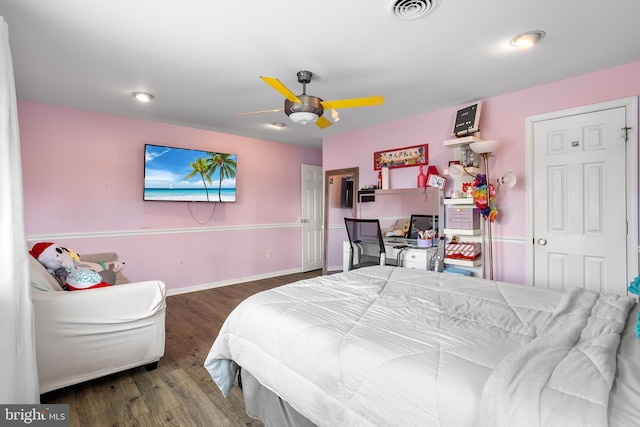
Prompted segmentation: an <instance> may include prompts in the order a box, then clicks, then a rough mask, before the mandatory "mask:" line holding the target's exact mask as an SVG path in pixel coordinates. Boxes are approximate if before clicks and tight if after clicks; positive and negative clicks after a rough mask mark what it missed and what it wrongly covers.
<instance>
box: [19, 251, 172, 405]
mask: <svg viewBox="0 0 640 427" xmlns="http://www.w3.org/2000/svg"><path fill="white" fill-rule="evenodd" d="M29 259H30V266H29V268H30V274H31V299H32V301H33V308H34V317H35V336H36V357H37V364H38V376H39V379H40V393H46V392H48V391H51V390H55V389H59V388H62V387H66V386H69V385H73V384H77V383H81V382H84V381H87V380H91V379H94V378H98V377H101V376H104V375H108V374H112V373H115V372H119V371H123V370H126V369H130V368H134V367H138V366H143V365H145V366H147V368H148V369H152V368H155V366H157V363H158V361H159V360H160V358H161V357H162V356H163V354H164V341H165V309H166V304H165V285H164V283H163V282H160V281H157V280H153V281H148V282H138V283H126V282H127V280H126V278H125V277H124V276H123V275H122V274H121V272H118V273H117V281H116V285H115V286H110V287H106V288H98V289H88V290H82V291H72V292H67V291H64V290H62V288H61V287H60V285H59V283H58V281H57V280H56V279H55V278H54V277H53V275H51V274H50V273H48V272H47V270H46V269H45V268H44V266H43V265H42V264H40V263H39V262H38V261H37V260H36V259H35V258H33V257H32V256H29ZM82 259H83V261H91V262H108V261H115V260H117V256H116V254H114V253H109V254H96V255H92V256H83V257H82ZM125 283H126V284H125Z"/></svg>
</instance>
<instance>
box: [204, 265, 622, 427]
mask: <svg viewBox="0 0 640 427" xmlns="http://www.w3.org/2000/svg"><path fill="white" fill-rule="evenodd" d="M631 305H632V299H631V298H628V297H618V296H607V297H600V296H599V295H598V294H595V293H592V292H584V291H571V292H569V293H567V294H561V293H558V292H554V291H549V290H541V289H534V288H531V287H527V286H522V285H513V284H506V283H499V282H490V281H486V280H478V279H471V280H469V279H468V278H464V277H460V276H453V275H446V274H438V273H432V272H424V271H419V270H410V269H403V268H394V267H379V266H378V267H369V268H365V269H359V270H354V271H350V272H347V273H340V274H335V275H331V276H323V277H318V278H314V279H309V280H305V281H301V282H296V283H293V284H290V285H287V286H283V287H280V288H276V289H273V290H270V291H266V292H262V293H260V294H257V295H254V296H253V297H250V298H248V299H247V300H246V301H244V302H243V303H242V304H240V305H239V306H238V307H237V308H236V309H235V310H234V311H233V312H232V313H231V315H230V316H229V318H228V319H227V320H226V321H225V323H224V325H223V327H222V330H221V331H220V334H219V336H218V338H217V339H216V341H215V342H214V344H213V346H212V348H211V351H210V352H209V355H208V357H207V360H206V362H205V367H206V368H207V370H208V371H209V373H210V374H211V376H212V378H213V379H214V380H215V382H216V383H217V384H218V386H219V387H220V389H221V391H222V392H223V394H225V395H226V394H227V393H228V391H229V389H230V388H231V385H232V382H233V376H234V373H235V363H237V364H238V365H240V366H242V367H243V369H246V370H248V371H249V372H251V373H252V374H253V375H254V376H255V377H256V379H258V381H260V382H261V383H262V384H263V385H265V386H266V387H268V388H269V389H271V390H272V391H274V392H275V393H277V394H278V395H279V396H280V397H282V398H283V399H284V400H286V401H287V402H289V404H290V405H291V406H292V407H293V408H295V409H296V410H298V411H299V412H300V413H301V414H303V415H304V416H306V417H307V418H308V419H309V420H311V421H313V422H314V423H316V424H318V425H319V426H331V427H337V426H349V427H352V426H373V425H376V426H417V425H420V426H432V425H433V426H452V427H454V426H455V427H463V426H473V425H492V426H493V425H496V426H501V425H503V426H515V425H518V426H525V425H532V426H539V425H545V426H547V425H553V424H551V423H550V422H549V420H556V419H557V420H559V422H558V424H557V425H563V426H566V425H582V424H580V423H578V421H580V420H581V419H585V420H591V421H592V422H593V424H591V425H594V426H600V425H606V419H607V402H608V397H609V391H610V389H611V384H612V382H613V377H614V374H615V354H616V349H617V347H618V341H619V332H620V331H621V330H622V328H623V326H624V322H625V320H626V317H627V312H628V311H629V309H630V307H631ZM234 362H235V363H234ZM579 417H583V418H579ZM600 420H604V424H601V423H600ZM476 423H477V424H476ZM584 425H589V424H584Z"/></svg>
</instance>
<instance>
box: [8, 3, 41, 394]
mask: <svg viewBox="0 0 640 427" xmlns="http://www.w3.org/2000/svg"><path fill="white" fill-rule="evenodd" d="M23 213H24V207H23V196H22V165H21V160H20V136H19V132H18V111H17V106H16V88H15V82H14V79H13V63H12V60H11V50H10V48H9V29H8V26H7V23H6V22H5V20H4V18H3V17H1V16H0V403H5V404H9V403H24V404H31V403H39V401H40V396H39V391H38V388H39V386H38V369H37V366H36V356H35V344H34V338H33V337H34V334H33V308H32V305H31V295H30V288H29V270H28V265H29V264H28V258H27V256H28V254H27V243H26V239H25V234H24V214H23Z"/></svg>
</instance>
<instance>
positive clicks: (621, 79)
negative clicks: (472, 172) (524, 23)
mask: <svg viewBox="0 0 640 427" xmlns="http://www.w3.org/2000/svg"><path fill="white" fill-rule="evenodd" d="M639 75H640V61H638V62H633V63H630V64H627V65H624V66H620V67H615V68H610V69H607V70H603V71H599V72H594V73H590V74H586V75H583V76H579V77H575V78H571V79H566V80H562V81H558V82H554V83H550V84H546V85H543V86H538V87H533V88H530V89H526V90H522V91H518V92H513V93H509V94H506V95H502V96H497V97H493V98H488V99H484V100H483V106H482V118H481V128H482V137H483V138H484V139H498V140H500V141H501V142H502V145H501V146H500V148H499V150H498V151H497V152H496V153H495V156H494V157H492V158H491V159H490V166H489V168H490V175H491V176H492V177H494V176H495V177H497V176H499V175H500V174H501V173H503V172H505V171H512V172H514V173H515V174H516V176H517V177H518V184H517V185H516V187H514V188H513V189H510V190H508V191H502V190H501V191H500V194H499V196H498V199H497V205H498V210H499V211H500V213H499V218H498V220H497V222H496V223H494V226H493V228H492V231H493V236H494V239H495V244H494V260H495V261H494V275H495V278H496V279H498V280H504V281H511V282H516V283H524V282H525V281H526V271H525V269H524V268H523V267H524V266H525V265H526V249H527V248H526V242H525V237H526V234H527V230H526V212H525V208H526V201H525V179H524V178H525V118H526V117H529V116H533V115H538V114H543V113H548V112H552V111H558V110H564V109H568V108H574V107H578V106H583V105H588V104H594V103H598V102H604V101H610V100H615V99H620V98H626V97H631V96H637V95H638V94H639V93H640V79H639V78H638V76H639ZM459 107H460V106H452V107H450V108H446V109H443V110H439V111H435V112H432V113H427V114H422V115H419V116H415V117H410V118H407V119H404V120H399V121H395V122H391V123H385V124H381V125H379V126H375V127H371V128H368V129H363V130H360V131H356V132H351V133H348V134H342V135H337V136H334V137H330V138H326V139H325V140H324V141H323V147H322V148H323V152H322V155H323V167H324V169H325V170H331V169H340V168H347V167H356V166H357V167H359V168H360V183H375V182H376V176H377V173H376V172H375V171H374V170H373V165H372V163H373V160H372V159H373V152H375V151H380V150H385V149H393V148H397V147H404V146H411V145H418V144H424V143H427V144H429V159H430V164H434V165H436V166H437V167H438V169H439V170H440V171H442V170H443V169H444V168H446V167H447V165H448V161H449V160H451V159H452V149H451V148H449V147H444V146H443V145H442V141H443V140H446V139H451V136H450V134H451V128H452V120H453V116H454V113H455V111H456V110H457V109H458V108H459ZM634 131H635V132H637V130H634ZM417 174H418V170H417V168H402V169H392V170H391V177H390V181H391V187H392V188H405V187H414V186H415V185H416V176H417ZM335 226H337V225H335ZM341 256H342V243H341V242H333V241H332V242H331V245H330V246H329V257H328V258H329V265H335V264H336V263H337V264H341V261H340V259H341Z"/></svg>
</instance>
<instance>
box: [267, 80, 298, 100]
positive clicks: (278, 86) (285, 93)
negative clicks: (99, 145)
mask: <svg viewBox="0 0 640 427" xmlns="http://www.w3.org/2000/svg"><path fill="white" fill-rule="evenodd" d="M260 78H261V79H262V80H264V81H265V82H266V83H267V84H268V85H269V86H271V87H272V88H274V89H275V90H277V91H278V92H280V94H281V95H282V96H284V97H285V98H287V99H288V100H289V101H291V102H300V103H302V101H300V99H298V97H297V96H296V94H295V93H293V92H291V91H290V90H289V88H287V87H286V86H285V85H283V84H282V83H280V80H278V79H276V78H273V77H265V76H260Z"/></svg>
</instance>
